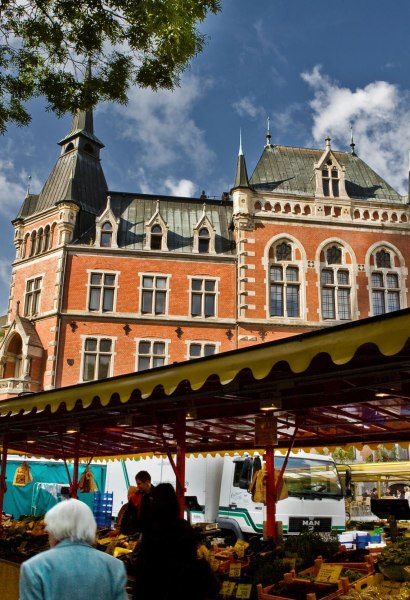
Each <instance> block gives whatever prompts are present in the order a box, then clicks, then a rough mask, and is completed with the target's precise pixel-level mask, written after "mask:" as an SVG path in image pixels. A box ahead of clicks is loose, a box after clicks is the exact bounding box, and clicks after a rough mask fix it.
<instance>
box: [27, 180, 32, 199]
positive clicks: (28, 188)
mask: <svg viewBox="0 0 410 600" xmlns="http://www.w3.org/2000/svg"><path fill="white" fill-rule="evenodd" d="M30 182H31V175H28V176H27V190H26V198H28V197H29V196H30Z"/></svg>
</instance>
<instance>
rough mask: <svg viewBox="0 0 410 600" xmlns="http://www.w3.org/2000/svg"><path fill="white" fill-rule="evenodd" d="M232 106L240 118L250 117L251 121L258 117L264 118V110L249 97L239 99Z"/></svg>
mask: <svg viewBox="0 0 410 600" xmlns="http://www.w3.org/2000/svg"><path fill="white" fill-rule="evenodd" d="M232 106H233V108H234V109H235V110H236V112H237V113H238V115H239V116H240V117H251V118H252V119H256V118H257V117H260V116H262V117H265V116H266V112H265V109H264V108H262V107H261V106H258V105H257V104H256V103H255V99H254V98H253V97H251V96H245V97H244V98H241V99H240V100H239V101H238V102H234V103H233V104H232Z"/></svg>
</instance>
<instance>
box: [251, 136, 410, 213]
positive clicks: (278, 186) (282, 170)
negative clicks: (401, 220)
mask: <svg viewBox="0 0 410 600" xmlns="http://www.w3.org/2000/svg"><path fill="white" fill-rule="evenodd" d="M323 152H324V151H323V149H322V150H318V149H312V148H292V147H288V146H276V145H275V146H273V145H267V146H265V148H264V151H263V153H262V156H261V158H260V159H259V162H258V164H257V165H256V168H255V170H254V172H253V174H252V177H251V178H250V180H249V185H250V186H251V187H253V188H255V189H256V190H260V191H262V190H265V191H272V192H275V193H283V194H295V195H301V196H314V195H315V177H314V170H313V165H314V163H317V162H318V161H319V159H320V158H321V157H322V155H323ZM332 153H333V154H334V156H335V157H336V159H337V160H338V161H339V162H340V164H341V165H343V166H344V167H345V168H346V174H345V178H346V192H347V194H348V196H349V197H350V198H352V199H358V200H377V201H380V202H390V203H397V204H406V203H407V198H406V197H404V196H401V195H400V194H398V193H397V192H396V191H395V190H394V189H393V188H392V187H391V186H390V185H389V184H388V183H387V182H386V181H385V180H384V179H382V177H380V176H379V175H378V174H377V173H375V172H374V171H373V169H371V168H370V167H369V166H368V165H367V164H366V163H365V162H364V161H363V160H362V159H361V158H359V157H358V156H356V155H355V154H352V153H350V152H339V151H335V150H332Z"/></svg>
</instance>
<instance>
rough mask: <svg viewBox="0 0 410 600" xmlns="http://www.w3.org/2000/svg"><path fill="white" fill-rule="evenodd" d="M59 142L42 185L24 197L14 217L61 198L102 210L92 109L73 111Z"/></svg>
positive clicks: (43, 208)
mask: <svg viewBox="0 0 410 600" xmlns="http://www.w3.org/2000/svg"><path fill="white" fill-rule="evenodd" d="M59 144H60V146H61V147H62V150H61V155H60V157H59V158H58V160H57V162H56V164H55V166H54V168H53V170H52V171H51V173H50V175H49V177H48V179H47V181H46V183H45V185H44V187H43V189H42V190H41V192H40V194H39V195H38V196H33V195H29V196H28V197H27V198H26V199H25V200H24V203H23V206H22V207H21V209H20V211H19V214H18V217H17V218H24V217H29V216H33V215H36V214H41V213H43V212H45V211H47V210H49V209H50V208H54V207H55V206H56V204H58V203H59V202H63V201H70V202H74V203H75V204H77V205H78V206H79V207H80V208H81V209H82V210H83V211H86V212H88V213H91V214H92V215H98V214H100V213H101V211H102V210H104V208H105V202H106V197H107V189H108V188H107V182H106V180H105V176H104V173H103V170H102V167H101V163H100V158H99V152H100V149H101V148H102V147H103V144H102V143H101V142H100V141H99V139H98V138H97V137H96V136H95V135H94V127H93V116H92V112H91V111H88V112H79V113H78V114H77V115H75V116H74V118H73V122H72V126H71V130H70V133H69V134H68V135H67V136H66V137H65V138H64V139H63V140H61V142H59Z"/></svg>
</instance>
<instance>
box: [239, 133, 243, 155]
mask: <svg viewBox="0 0 410 600" xmlns="http://www.w3.org/2000/svg"><path fill="white" fill-rule="evenodd" d="M239 156H243V150H242V129H240V130H239Z"/></svg>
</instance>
